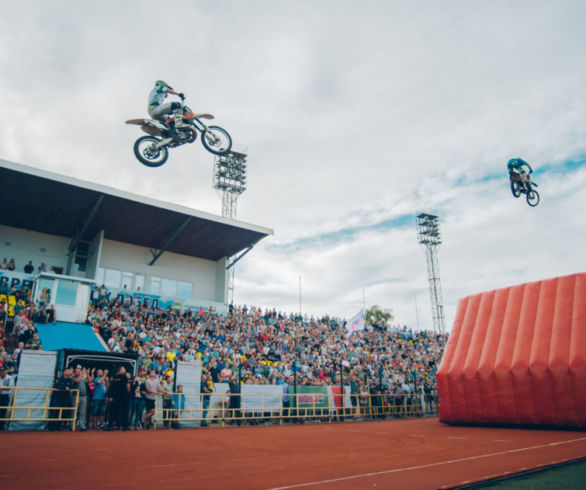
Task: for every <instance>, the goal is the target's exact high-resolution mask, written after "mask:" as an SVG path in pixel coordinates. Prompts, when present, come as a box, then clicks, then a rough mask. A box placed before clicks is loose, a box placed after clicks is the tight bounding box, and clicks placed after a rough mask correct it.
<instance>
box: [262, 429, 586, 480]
mask: <svg viewBox="0 0 586 490" xmlns="http://www.w3.org/2000/svg"><path fill="white" fill-rule="evenodd" d="M581 441H586V437H580V438H578V439H570V440H569V441H559V442H550V443H548V444H541V445H538V446H529V447H522V448H519V449H509V450H508V451H500V452H498V453H490V454H481V455H479V456H470V457H468V458H459V459H451V460H448V461H439V462H437V463H429V464H423V465H419V466H408V467H407V468H395V469H393V470H385V471H376V472H374V473H362V474H360V475H351V476H344V477H341V478H332V479H331V480H320V481H312V482H306V483H296V484H295V485H287V486H285V487H274V488H271V489H270V490H285V489H287V488H301V487H310V486H314V485H321V484H322V483H335V482H338V481H346V480H355V479H357V478H365V477H369V476H377V475H386V474H390V473H399V472H401V471H412V470H420V469H423V468H432V467H434V466H441V465H444V464H453V463H462V462H464V461H474V460H475V459H481V458H491V457H493V456H502V455H504V454H513V453H520V452H523V451H531V450H533V449H541V448H544V447H551V446H561V445H562V444H571V443H573V442H581Z"/></svg>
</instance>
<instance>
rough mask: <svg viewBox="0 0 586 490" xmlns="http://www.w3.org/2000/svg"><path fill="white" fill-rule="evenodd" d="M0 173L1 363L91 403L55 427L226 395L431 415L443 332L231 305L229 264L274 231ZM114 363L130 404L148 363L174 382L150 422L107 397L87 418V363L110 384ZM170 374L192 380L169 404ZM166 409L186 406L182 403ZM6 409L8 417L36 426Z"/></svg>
mask: <svg viewBox="0 0 586 490" xmlns="http://www.w3.org/2000/svg"><path fill="white" fill-rule="evenodd" d="M0 179H1V181H2V182H3V183H4V188H5V193H4V196H3V201H4V203H5V204H4V210H5V213H3V214H2V217H1V218H0V231H1V233H2V240H1V241H0V257H6V259H5V260H4V261H3V262H2V263H0V287H1V289H0V293H1V294H2V295H3V296H1V297H0V301H2V302H3V305H4V310H5V312H4V316H3V323H4V329H3V341H4V345H3V347H2V359H1V360H2V364H3V367H4V368H6V369H7V370H8V372H9V374H10V375H12V376H14V378H15V379H16V380H17V383H16V388H18V387H20V388H21V390H24V389H25V388H32V387H34V388H35V389H39V388H43V389H46V390H50V389H55V388H56V389H57V390H60V389H62V385H63V383H65V384H66V385H67V384H68V383H73V385H72V386H71V387H72V388H73V387H76V388H79V386H80V383H82V384H83V385H84V386H83V389H82V390H81V393H82V395H81V397H82V398H86V397H87V400H90V407H89V408H88V407H87V403H83V404H81V405H80V404H78V403H77V402H74V400H73V399H72V398H68V400H67V401H66V403H65V404H64V406H68V407H69V406H74V405H75V406H76V407H78V412H79V413H77V415H76V416H75V418H76V419H77V425H76V424H75V423H72V420H69V421H67V422H63V423H62V424H61V423H60V424H58V425H59V426H62V425H63V426H67V427H68V428H72V429H75V428H76V427H79V428H82V429H84V428H86V427H88V426H89V427H92V428H98V427H99V428H113V427H114V428H126V427H128V426H130V427H132V428H134V429H141V428H146V427H148V426H150V425H151V423H152V424H156V423H157V421H159V422H160V421H161V420H163V421H164V422H165V423H164V425H168V424H167V422H168V420H167V419H169V418H172V416H173V414H175V415H176V420H174V422H176V423H178V422H179V421H181V422H182V423H183V424H186V425H189V424H190V423H191V425H194V424H195V425H200V424H201V425H205V424H206V420H210V421H213V420H214V419H216V418H217V415H218V413H219V411H222V417H221V419H222V420H225V419H226V413H223V412H226V411H227V409H228V407H230V406H231V407H232V408H235V407H236V406H238V409H239V410H238V411H236V410H231V411H230V412H229V415H230V416H231V417H233V419H234V420H235V421H237V422H238V423H240V422H245V420H240V419H241V418H242V419H244V418H246V417H248V418H250V419H251V421H252V422H251V423H258V421H259V420H262V419H263V418H268V419H269V420H270V419H274V418H278V419H280V420H282V419H284V418H285V416H286V418H287V419H288V420H290V419H294V418H295V417H306V416H309V415H310V414H311V416H312V417H314V420H319V419H320V417H322V418H323V417H327V418H331V417H332V416H338V415H340V413H343V414H344V415H346V414H351V415H352V416H353V417H360V416H363V415H364V414H369V416H373V414H375V415H376V416H386V415H393V416H404V415H407V414H410V413H418V414H420V415H421V414H423V413H434V410H435V408H436V403H435V395H434V389H435V385H434V373H435V371H436V370H437V366H438V364H439V359H440V358H441V354H442V351H443V346H444V343H445V337H444V336H441V335H440V336H438V335H433V334H432V333H431V332H413V331H411V330H409V329H407V328H406V327H404V328H393V329H388V330H387V329H378V328H373V327H369V329H368V330H366V331H364V332H357V333H355V334H354V335H353V336H352V337H349V336H347V334H346V331H345V329H344V323H345V322H344V321H343V320H340V319H334V318H327V317H325V318H308V317H301V316H298V315H297V314H294V313H288V314H285V313H283V312H277V310H276V309H273V310H266V311H261V310H260V309H257V308H255V307H250V308H247V307H235V306H233V305H227V304H226V297H227V270H228V268H229V267H230V264H231V263H234V261H235V260H239V259H240V258H241V257H243V256H244V255H245V254H246V253H248V251H250V250H251V249H252V248H253V247H254V246H255V244H256V243H258V242H259V241H260V240H262V238H264V237H266V236H268V235H270V234H272V230H270V229H268V228H264V227H260V226H255V225H250V224H247V223H242V222H240V221H235V220H229V219H225V218H221V217H217V216H212V215H210V214H207V213H203V212H200V211H196V210H193V209H188V208H184V207H180V206H176V205H173V204H169V203H162V202H159V201H155V200H152V199H149V198H146V197H140V196H136V195H133V194H129V193H125V192H122V191H120V190H116V189H112V188H108V187H105V186H101V185H97V184H93V183H88V182H82V181H79V180H76V179H72V178H70V177H66V176H63V175H57V174H54V173H50V172H46V171H41V170H38V169H34V168H31V167H27V166H24V165H20V164H16V163H12V162H6V161H0ZM23 189H26V190H27V191H26V192H23ZM49 352H52V353H55V356H54V357H53V358H50V357H47V355H46V354H48V353H49ZM41 353H43V355H41ZM74 366H79V368H80V369H81V371H82V373H83V374H82V376H83V380H84V381H83V382H82V381H81V380H80V374H79V373H78V374H77V375H74V374H72V373H70V372H69V368H70V367H74ZM121 366H124V367H125V370H126V371H128V376H130V381H129V382H131V384H132V385H133V386H134V389H133V393H135V394H136V395H137V396H136V398H137V399H140V400H142V401H145V399H147V396H146V394H145V393H144V392H141V389H143V390H144V385H145V382H146V380H147V379H148V377H147V373H148V372H149V371H152V372H153V374H154V377H155V379H156V380H157V382H159V383H160V386H161V387H163V386H165V387H166V390H167V391H169V393H172V394H169V395H167V396H163V397H162V398H161V397H159V396H157V397H155V401H156V404H157V406H156V410H155V413H154V414H153V415H154V417H153V418H152V420H150V419H149V420H146V423H145V416H144V413H145V412H144V404H141V405H138V406H139V407H140V411H141V414H140V415H136V411H137V407H136V406H135V407H134V408H133V409H132V408H131V406H130V402H133V404H134V405H136V402H137V400H136V399H134V397H131V400H126V401H125V405H124V406H125V407H126V408H124V409H123V411H124V416H122V418H120V417H119V416H118V415H116V413H118V412H119V410H118V408H117V405H116V403H114V404H113V405H112V406H108V407H105V409H106V410H105V411H106V413H108V416H107V417H106V420H105V421H95V420H93V419H92V418H91V413H92V410H93V408H92V407H91V399H92V397H94V396H95V393H94V392H93V391H92V390H94V389H95V388H96V386H97V382H95V380H96V379H97V378H98V375H97V373H98V370H101V372H102V376H103V377H104V378H105V383H106V385H105V386H106V387H107V389H108V390H111V391H112V392H113V393H116V390H117V388H116V380H115V379H114V374H116V372H117V371H118V369H119V368H120V367H121ZM106 370H108V372H107V374H109V376H108V375H107V374H104V372H105V371H106ZM182 370H183V371H182ZM183 373H186V374H184V375H183ZM187 373H191V374H192V375H193V376H195V378H193V376H192V377H191V378H190V376H189V375H188V374H187ZM182 376H183V377H182ZM41 378H42V379H43V380H44V381H43V383H44V384H43V385H42V386H41V384H39V383H40V382H39V379H41ZM98 379H99V378H98ZM194 379H196V380H197V381H196V382H194V381H193V380H194ZM118 381H120V379H118ZM60 383H61V384H60ZM179 383H181V386H182V387H183V388H184V387H185V386H186V385H188V386H190V391H191V393H190V394H185V395H183V397H184V398H186V400H187V403H185V400H184V402H183V403H182V404H181V403H179V402H177V403H171V400H172V399H173V397H175V396H176V394H177V392H176V390H177V387H178V385H179ZM235 384H237V385H238V386H240V385H242V388H240V387H235ZM230 387H231V388H230ZM208 390H209V393H210V394H209V396H208V397H207V398H206V396H205V395H203V396H201V394H202V393H204V394H205V393H206V392H208ZM291 390H292V393H290V392H291ZM342 390H344V395H343V396H342ZM98 391H99V390H98ZM21 395H22V393H21ZM157 395H158V394H157ZM290 395H292V397H291V398H290ZM298 396H299V397H300V398H297V397H298ZM21 398H22V396H21ZM52 398H57V399H58V398H59V395H58V394H57V395H55V394H54V395H53V397H52ZM236 398H238V400H236ZM111 399H112V397H108V400H111ZM113 399H116V396H114V397H113ZM82 401H84V402H85V400H82ZM29 402H30V400H29ZM126 402H129V403H126ZM15 403H16V402H14V400H13V407H14V406H15ZM22 403H23V406H26V405H27V403H28V402H27V401H26V400H25V401H23V402H22ZM35 403H38V400H36V401H35ZM45 403H46V404H49V403H53V402H50V401H49V397H48V396H47V397H46V402H45ZM63 403H64V402H60V401H57V406H61V405H63ZM177 404H180V405H182V406H185V405H186V406H187V409H186V408H184V410H183V413H182V414H179V413H178V412H177V407H176V405H177ZM247 404H248V405H247ZM294 405H295V406H296V408H297V409H296V410H295V412H294V414H293V411H292V410H293V406H294ZM297 405H299V406H297ZM28 406H30V403H28ZM53 408H54V407H53ZM301 408H303V410H302V409H301ZM206 409H207V410H206ZM99 411H100V410H98V412H99ZM17 412H18V410H15V409H13V410H12V411H11V413H10V417H11V418H12V420H14V422H13V423H12V424H11V425H12V426H13V428H15V429H18V428H22V426H23V424H24V428H31V426H30V423H29V422H30V420H28V419H27V420H25V421H22V420H21V421H20V422H21V425H20V426H19V424H18V421H17V420H16V419H18V417H16V418H15V415H18V413H17ZM49 412H50V414H49V415H53V416H55V415H56V411H55V410H53V411H52V412H51V407H49ZM133 414H134V416H133ZM29 415H30V414H29ZM58 415H59V418H60V419H61V418H63V417H64V414H63V413H62V411H59V414H58ZM65 415H67V414H65ZM65 418H67V417H65ZM236 419H238V420H236ZM45 422H46V420H45ZM45 426H46V425H45V424H37V425H36V426H35V428H44V427H45ZM54 426H55V424H53V427H54ZM49 427H51V424H49Z"/></svg>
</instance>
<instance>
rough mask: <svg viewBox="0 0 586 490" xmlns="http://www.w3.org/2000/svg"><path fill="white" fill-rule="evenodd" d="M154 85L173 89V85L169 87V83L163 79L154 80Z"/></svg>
mask: <svg viewBox="0 0 586 490" xmlns="http://www.w3.org/2000/svg"><path fill="white" fill-rule="evenodd" d="M155 85H156V86H157V87H161V88H170V89H171V90H173V87H171V85H169V84H168V83H167V82H165V81H164V80H157V81H156V82H155Z"/></svg>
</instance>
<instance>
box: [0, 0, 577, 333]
mask: <svg viewBox="0 0 586 490" xmlns="http://www.w3.org/2000/svg"><path fill="white" fill-rule="evenodd" d="M0 5H1V7H2V16H1V17H0V42H1V45H2V49H0V97H1V100H2V106H1V108H0V128H1V131H0V158H3V159H6V160H10V161H14V162H17V163H22V164H25V165H31V166H34V167H38V168H42V169H46V170H50V171H53V172H58V173H62V174H66V175H69V176H73V177H76V178H80V179H84V180H88V181H91V182H98V183H100V184H105V185H108V186H112V187H116V188H119V189H123V190H127V191H131V192H135V193H137V194H141V195H146V196H150V197H153V198H156V199H160V200H164V201H168V202H172V203H177V204H181V205H186V206H190V207H193V208H195V209H199V210H203V211H206V212H211V213H214V214H218V215H219V214H220V213H221V198H220V196H219V195H218V194H217V193H216V191H214V190H213V189H212V171H213V157H212V155H211V154H209V153H207V152H206V151H205V150H204V149H203V147H202V146H201V145H200V144H199V142H196V143H195V144H193V145H190V146H186V147H182V148H179V149H176V150H173V151H172V152H171V155H170V158H169V160H168V162H167V163H166V164H165V165H164V166H162V167H160V168H158V169H149V168H146V167H144V166H142V165H141V164H140V163H139V162H138V161H137V160H136V159H135V158H134V156H133V153H132V145H133V143H134V140H135V139H136V138H137V137H139V136H140V135H141V133H140V130H139V128H138V127H136V126H127V125H125V124H124V121H125V120H126V119H130V118H136V117H143V116H145V115H146V105H147V104H146V102H147V95H148V93H149V91H150V90H151V88H152V86H153V83H154V81H155V80H157V79H164V80H166V81H167V82H169V83H170V84H171V85H172V86H173V87H174V88H175V89H177V90H180V91H183V92H185V94H186V95H187V97H188V103H189V104H190V105H191V106H192V107H193V108H194V109H195V110H196V111H197V112H211V113H213V114H215V115H216V118H217V119H216V123H217V124H218V125H220V126H223V127H225V128H226V129H227V130H228V131H229V132H230V133H231V134H232V136H233V140H234V143H235V145H237V146H239V147H244V148H246V149H247V153H248V155H249V157H248V163H249V176H248V189H247V191H246V192H245V193H244V194H243V195H242V196H241V198H240V199H239V201H238V219H240V220H242V221H245V222H249V223H254V224H257V225H262V226H266V227H270V228H272V229H274V232H275V234H274V236H273V237H269V238H267V239H265V240H263V241H262V242H261V243H260V244H259V245H257V246H256V247H255V248H254V250H253V251H252V252H250V253H249V254H248V255H247V256H246V257H245V258H244V259H243V260H241V261H240V262H239V263H238V265H237V266H236V289H235V302H236V303H238V304H249V305H250V304H255V305H260V306H263V307H266V306H274V307H276V308H278V309H281V310H284V311H298V310H299V307H300V299H301V308H302V310H303V312H304V313H312V314H316V315H322V314H326V313H328V314H331V315H337V316H342V317H350V316H352V315H353V314H354V313H356V312H357V311H358V309H360V308H361V307H362V304H363V301H364V300H365V302H366V306H367V307H369V306H371V305H372V304H379V305H381V306H382V307H385V308H393V310H394V312H395V315H396V320H397V321H398V322H400V323H406V324H408V325H411V326H413V327H417V326H419V327H420V328H430V327H431V310H430V305H429V304H430V301H429V292H428V281H427V270H426V262H425V253H424V250H423V249H422V248H421V246H419V245H418V244H417V236H416V229H415V214H416V213H417V212H421V211H423V212H427V213H431V214H437V215H439V217H440V227H441V232H442V238H443V244H442V246H441V247H440V249H439V267H440V274H441V283H442V288H443V297H444V303H445V311H446V324H447V325H448V327H451V324H452V322H453V319H454V314H455V310H456V306H457V301H458V299H459V298H461V297H463V296H466V295H469V294H473V293H477V292H480V291H485V290H489V289H494V288H499V287H504V286H507V285H512V284H518V283H521V282H525V281H532V280H539V279H543V278H548V277H552V276H556V275H564V274H570V273H574V272H581V271H585V270H586V254H585V253H584V250H585V249H586V231H585V226H584V225H585V218H584V213H585V209H586V192H585V190H584V186H585V184H586V138H585V134H586V90H585V88H586V57H585V52H586V30H585V29H584V21H585V19H586V2H584V1H583V0H576V1H565V0H559V1H536V0H530V1H495V0H490V1H474V2H470V1H439V0H434V1H432V0H428V1H406V0H405V1H389V0H384V1H375V0H364V1H363V2H360V3H357V2H356V1H344V0H313V1H303V0H301V1H300V0H297V1H279V0H238V1H226V0H214V1H198V0H191V1H175V2H172V3H167V4H164V3H161V2H154V1H144V0H141V1H124V2H120V1H100V2H96V1H86V0H75V1H73V0H71V1H55V0H37V1H33V0H31V1H22V2H14V1H13V0H10V1H9V0H0ZM511 157H522V158H524V159H525V160H527V161H528V162H530V163H531V164H532V166H533V167H534V169H536V174H535V177H534V178H535V181H536V182H537V183H538V184H539V189H538V190H539V192H540V194H541V203H540V205H539V206H538V207H536V208H530V207H529V206H528V205H527V204H526V203H525V201H524V200H523V199H514V198H513V196H512V195H511V192H510V190H509V186H508V177H507V172H506V162H507V160H508V159H509V158H511ZM300 278H301V281H300ZM300 282H301V298H300V295H299V291H300V288H299V285H300ZM416 306H417V308H416Z"/></svg>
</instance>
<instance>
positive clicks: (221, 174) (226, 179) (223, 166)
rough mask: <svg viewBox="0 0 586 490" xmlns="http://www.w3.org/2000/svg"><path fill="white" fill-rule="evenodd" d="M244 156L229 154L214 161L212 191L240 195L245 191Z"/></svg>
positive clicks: (236, 153)
mask: <svg viewBox="0 0 586 490" xmlns="http://www.w3.org/2000/svg"><path fill="white" fill-rule="evenodd" d="M246 167H247V165H246V155H245V154H244V153H238V152H233V151H231V152H229V153H228V154H227V155H222V156H220V157H218V159H217V160H216V168H215V180H214V189H217V190H220V191H223V192H229V193H230V194H237V195H239V194H242V193H243V192H244V191H245V190H246Z"/></svg>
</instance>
